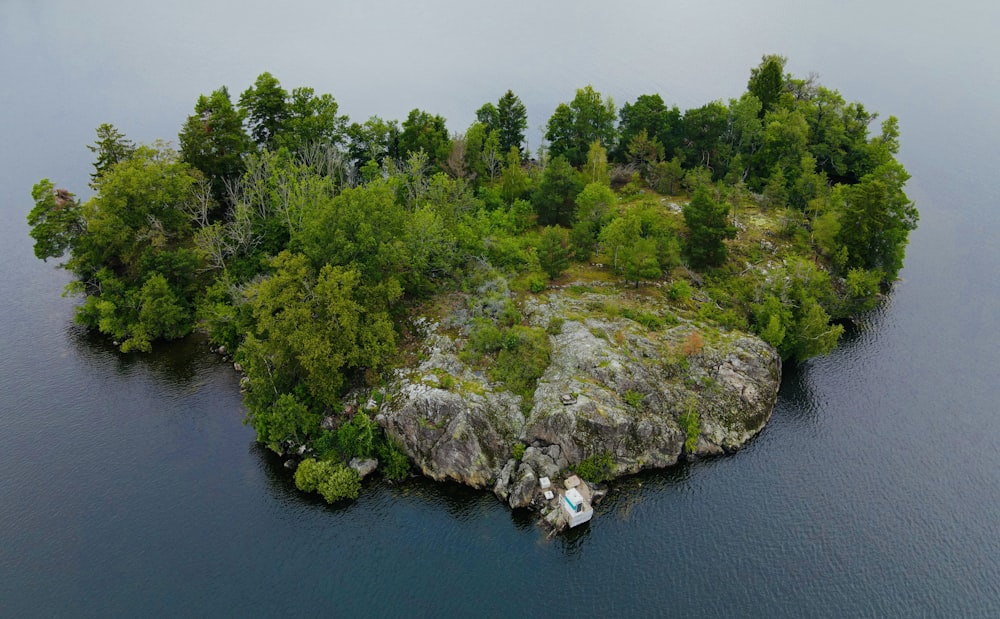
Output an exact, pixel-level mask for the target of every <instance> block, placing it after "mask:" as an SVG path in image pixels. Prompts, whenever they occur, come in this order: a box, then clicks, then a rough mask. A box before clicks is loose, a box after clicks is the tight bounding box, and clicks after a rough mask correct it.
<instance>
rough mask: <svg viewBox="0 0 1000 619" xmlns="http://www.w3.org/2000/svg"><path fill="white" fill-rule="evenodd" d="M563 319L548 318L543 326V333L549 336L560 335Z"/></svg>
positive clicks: (557, 317)
mask: <svg viewBox="0 0 1000 619" xmlns="http://www.w3.org/2000/svg"><path fill="white" fill-rule="evenodd" d="M565 321H566V320H565V319H564V318H563V317H562V316H553V317H552V318H549V322H548V324H547V325H545V332H546V333H548V334H549V335H559V334H560V333H562V328H563V323H565Z"/></svg>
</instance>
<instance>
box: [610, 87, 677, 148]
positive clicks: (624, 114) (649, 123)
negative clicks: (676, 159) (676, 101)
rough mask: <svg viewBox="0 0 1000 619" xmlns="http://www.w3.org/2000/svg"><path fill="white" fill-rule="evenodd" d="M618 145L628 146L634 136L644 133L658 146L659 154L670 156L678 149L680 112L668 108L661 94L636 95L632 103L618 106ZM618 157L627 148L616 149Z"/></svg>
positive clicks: (674, 108)
mask: <svg viewBox="0 0 1000 619" xmlns="http://www.w3.org/2000/svg"><path fill="white" fill-rule="evenodd" d="M620 115H621V126H620V130H621V140H620V142H619V143H620V144H621V145H622V146H623V147H625V148H628V147H629V145H630V144H631V143H632V141H633V140H635V138H636V137H637V136H638V135H639V134H640V133H642V132H643V131H645V132H646V137H647V139H649V140H650V141H652V142H655V143H656V144H658V145H659V150H662V152H661V153H660V157H661V158H662V157H664V156H666V157H670V156H672V155H673V154H674V151H675V150H677V149H678V148H680V146H681V138H682V135H683V132H682V122H681V111H680V110H679V109H678V108H677V106H676V105H675V106H674V107H672V108H668V107H667V106H666V104H664V102H663V98H662V97H660V95H657V94H653V95H639V97H638V98H636V100H635V103H626V104H625V105H623V106H622V109H621V113H620ZM616 155H617V160H618V161H622V160H624V158H625V156H626V155H627V151H625V152H622V151H621V150H619V152H618V153H616Z"/></svg>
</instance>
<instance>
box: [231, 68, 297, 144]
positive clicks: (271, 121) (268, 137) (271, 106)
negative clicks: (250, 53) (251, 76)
mask: <svg viewBox="0 0 1000 619" xmlns="http://www.w3.org/2000/svg"><path fill="white" fill-rule="evenodd" d="M287 100H288V92H287V91H286V90H285V89H284V88H282V87H281V83H280V82H279V81H278V80H277V78H275V77H274V76H273V75H271V74H270V73H267V72H264V73H261V74H260V75H258V76H257V80H256V81H255V82H254V85H253V86H251V87H250V88H248V89H246V90H245V91H244V92H243V94H242V95H240V108H241V109H242V110H243V111H244V112H245V113H246V118H247V123H248V125H249V128H250V135H251V136H252V137H253V140H254V141H255V142H256V143H257V146H259V147H261V148H274V147H275V146H276V139H277V136H278V135H280V134H281V133H282V131H283V130H284V128H285V121H286V120H287V119H288V116H289V109H288V101H287Z"/></svg>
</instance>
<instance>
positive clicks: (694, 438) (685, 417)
mask: <svg viewBox="0 0 1000 619" xmlns="http://www.w3.org/2000/svg"><path fill="white" fill-rule="evenodd" d="M677 422H678V423H679V424H680V426H681V429H682V430H684V437H685V438H684V451H686V452H687V453H694V450H695V449H697V448H698V435H700V434H701V420H700V418H699V417H698V411H697V410H695V408H694V406H693V405H691V406H689V407H688V410H687V412H686V413H681V415H680V416H679V417H678V418H677Z"/></svg>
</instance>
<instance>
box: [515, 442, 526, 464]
mask: <svg viewBox="0 0 1000 619" xmlns="http://www.w3.org/2000/svg"><path fill="white" fill-rule="evenodd" d="M525 449H527V448H526V447H525V445H524V443H514V447H513V448H512V449H511V457H512V458H514V460H516V461H518V462H520V461H521V458H523V457H524V450H525Z"/></svg>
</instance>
